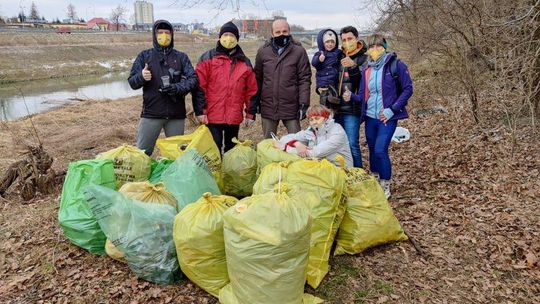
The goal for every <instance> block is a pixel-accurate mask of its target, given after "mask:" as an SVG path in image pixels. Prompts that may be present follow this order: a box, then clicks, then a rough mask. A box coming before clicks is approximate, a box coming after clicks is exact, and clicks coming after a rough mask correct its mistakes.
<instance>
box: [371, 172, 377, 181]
mask: <svg viewBox="0 0 540 304" xmlns="http://www.w3.org/2000/svg"><path fill="white" fill-rule="evenodd" d="M370 174H371V176H373V177H375V179H376V180H377V181H378V180H379V173H378V172H371V173H370Z"/></svg>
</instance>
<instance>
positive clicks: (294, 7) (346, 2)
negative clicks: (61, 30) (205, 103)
mask: <svg viewBox="0 0 540 304" xmlns="http://www.w3.org/2000/svg"><path fill="white" fill-rule="evenodd" d="M218 1H226V2H227V3H229V5H228V6H227V8H226V9H225V10H223V11H218V10H215V9H213V7H212V6H211V5H209V4H203V5H197V6H195V7H192V8H187V7H186V6H185V5H183V4H185V3H193V2H201V0H177V1H175V0H160V1H157V0H156V1H150V2H152V3H153V4H154V18H155V19H156V20H157V19H166V20H169V21H171V22H182V23H189V22H193V21H198V22H204V23H205V24H207V25H208V26H216V25H221V24H223V23H225V22H226V21H228V20H230V19H232V18H239V17H243V16H244V15H248V14H252V15H256V16H260V17H269V16H271V14H272V11H274V10H281V11H283V12H284V14H285V16H286V17H287V18H288V19H289V23H293V24H300V25H302V26H304V27H305V28H306V29H313V28H320V27H332V28H340V27H342V26H345V25H354V26H357V27H358V28H365V27H369V26H370V25H371V24H372V22H373V18H374V13H372V12H370V11H368V10H365V9H363V10H361V9H360V6H361V4H359V3H361V2H363V1H359V0H356V1H353V0H323V1H319V0H264V1H263V0H261V1H258V0H240V11H239V12H235V11H234V9H233V8H232V7H231V4H230V3H236V2H237V0H207V1H204V2H207V3H211V2H218ZM34 2H35V3H36V6H37V8H38V11H39V13H40V15H43V16H45V18H46V19H47V20H52V19H56V18H57V17H58V18H60V19H64V18H66V11H67V9H66V8H67V6H68V4H69V3H72V4H73V5H74V6H75V9H76V11H77V14H78V16H79V18H81V17H82V18H84V19H86V20H88V19H91V18H92V17H104V18H108V17H109V16H110V15H111V10H112V9H114V8H115V7H117V6H118V5H122V6H124V7H126V8H127V10H128V13H127V18H126V20H127V21H128V23H132V22H130V21H132V20H130V17H131V16H132V15H133V2H134V1H127V0H71V1H70V0H34ZM31 4H32V0H0V15H2V16H7V17H12V16H16V15H17V14H18V13H19V12H20V11H21V7H22V8H23V10H24V11H25V12H26V14H28V12H29V11H30V6H31Z"/></svg>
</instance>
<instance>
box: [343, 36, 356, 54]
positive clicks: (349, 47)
mask: <svg viewBox="0 0 540 304" xmlns="http://www.w3.org/2000/svg"><path fill="white" fill-rule="evenodd" d="M357 45H358V40H356V39H353V40H347V41H344V42H343V48H344V49H345V51H347V53H350V52H352V51H354V50H356V47H357Z"/></svg>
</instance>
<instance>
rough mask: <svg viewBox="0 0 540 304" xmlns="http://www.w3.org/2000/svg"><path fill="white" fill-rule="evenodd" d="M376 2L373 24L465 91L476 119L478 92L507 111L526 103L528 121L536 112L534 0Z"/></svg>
mask: <svg viewBox="0 0 540 304" xmlns="http://www.w3.org/2000/svg"><path fill="white" fill-rule="evenodd" d="M377 4H378V7H379V8H380V10H381V18H380V19H379V23H378V28H377V30H379V31H383V32H386V33H389V34H390V36H392V38H393V39H395V40H396V41H397V42H398V43H399V45H400V46H402V47H404V48H405V50H406V51H407V52H408V53H409V54H411V55H412V56H411V58H427V59H428V60H429V62H430V63H431V66H432V68H433V70H434V72H438V73H441V74H444V75H445V77H446V78H447V79H449V80H452V81H453V82H454V83H455V84H456V85H454V86H453V88H455V90H454V91H455V92H456V91H457V90H459V91H462V92H464V93H466V96H467V97H468V100H469V104H470V109H471V113H472V116H473V118H474V120H475V121H476V122H477V123H478V122H480V116H479V114H480V113H479V111H480V109H481V108H482V105H481V102H482V101H481V97H480V96H482V95H484V96H489V98H491V100H497V102H498V104H501V105H504V108H505V110H504V111H506V112H507V113H508V115H513V116H516V115H522V114H523V110H524V109H527V108H528V109H529V113H530V114H531V118H532V122H533V124H534V119H535V118H534V117H535V116H539V115H540V109H539V107H540V105H539V104H540V68H539V65H540V59H539V57H540V37H539V35H540V29H539V28H540V25H539V24H540V17H539V16H540V0H533V1H531V0H516V1H512V2H508V1H503V0H485V1H475V0H380V1H377ZM418 55H421V56H418ZM449 90H450V89H449ZM510 112H512V113H510Z"/></svg>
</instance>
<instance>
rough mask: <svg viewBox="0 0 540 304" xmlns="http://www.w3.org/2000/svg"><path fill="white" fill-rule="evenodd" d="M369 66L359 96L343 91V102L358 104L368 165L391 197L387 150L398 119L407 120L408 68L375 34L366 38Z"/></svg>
mask: <svg viewBox="0 0 540 304" xmlns="http://www.w3.org/2000/svg"><path fill="white" fill-rule="evenodd" d="M367 44H368V51H367V52H366V54H367V55H368V64H367V66H365V67H364V68H363V70H362V77H361V80H360V87H359V89H358V95H356V94H351V93H350V92H346V93H345V94H344V100H346V101H347V100H352V101H353V102H360V103H361V104H362V108H363V111H362V113H363V115H362V119H363V120H364V121H365V122H366V123H365V130H366V140H367V143H368V148H369V166H370V170H371V172H372V173H373V174H374V175H378V176H379V182H380V184H381V187H382V188H383V190H384V193H385V194H386V197H387V198H388V197H390V195H391V193H390V181H391V178H392V164H391V162H390V157H389V155H388V147H389V146H390V141H391V140H392V136H393V134H394V131H395V130H396V127H397V122H398V120H400V119H405V118H407V117H409V115H408V114H407V110H406V109H405V106H406V105H407V102H408V101H409V98H411V96H412V94H413V84H412V80H411V76H410V75H409V70H408V68H407V65H405V63H403V62H402V61H401V60H399V59H398V58H397V55H396V54H395V53H389V52H387V51H386V49H387V44H386V39H385V38H384V37H383V36H381V35H379V34H374V35H371V36H370V37H368V39H367Z"/></svg>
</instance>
